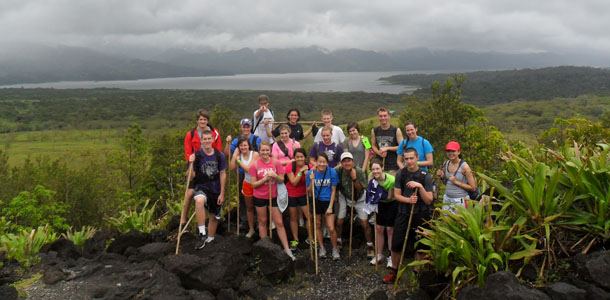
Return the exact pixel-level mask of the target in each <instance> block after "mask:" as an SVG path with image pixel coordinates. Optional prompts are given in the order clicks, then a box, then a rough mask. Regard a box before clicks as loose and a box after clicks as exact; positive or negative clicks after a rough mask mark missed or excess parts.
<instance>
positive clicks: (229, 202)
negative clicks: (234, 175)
mask: <svg viewBox="0 0 610 300" xmlns="http://www.w3.org/2000/svg"><path fill="white" fill-rule="evenodd" d="M229 161H231V151H229ZM227 173H228V172H227ZM235 181H236V182H237V179H235ZM227 186H228V187H229V189H228V190H229V192H228V194H229V197H225V202H223V203H222V204H223V206H224V204H225V203H226V202H228V203H227V205H226V206H228V209H227V210H228V213H227V215H228V218H227V219H228V221H227V232H231V174H230V173H228V174H227V183H226V185H225V187H227ZM226 191H227V188H225V194H227V192H226ZM225 196H226V195H225ZM226 200H229V201H226Z"/></svg>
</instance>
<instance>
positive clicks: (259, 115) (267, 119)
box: [252, 94, 275, 144]
mask: <svg viewBox="0 0 610 300" xmlns="http://www.w3.org/2000/svg"><path fill="white" fill-rule="evenodd" d="M258 106H259V107H258V109H257V110H256V111H254V118H252V121H253V123H254V127H253V128H252V133H254V134H255V135H257V136H259V137H260V138H261V140H263V141H268V142H269V143H271V144H273V142H274V141H275V140H274V139H273V133H272V132H271V130H272V129H273V128H272V127H273V125H272V123H273V121H274V120H275V119H274V114H273V110H271V109H270V108H269V97H268V96H267V95H264V94H263V95H260V96H258Z"/></svg>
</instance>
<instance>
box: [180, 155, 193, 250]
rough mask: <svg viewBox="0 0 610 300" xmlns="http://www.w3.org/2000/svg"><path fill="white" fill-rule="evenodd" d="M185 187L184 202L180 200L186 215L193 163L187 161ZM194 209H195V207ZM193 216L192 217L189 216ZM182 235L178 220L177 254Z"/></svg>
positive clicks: (186, 226)
mask: <svg viewBox="0 0 610 300" xmlns="http://www.w3.org/2000/svg"><path fill="white" fill-rule="evenodd" d="M186 173H187V175H186V184H185V186H186V188H185V189H184V202H182V210H184V209H186V211H187V215H188V209H189V208H188V207H184V205H185V204H186V195H187V194H188V192H189V183H190V181H191V174H192V173H193V163H192V162H190V161H189V168H188V171H187V172H186ZM195 210H196V209H195ZM191 218H193V217H191ZM180 219H182V212H181V213H180ZM188 223H190V220H189V222H187V223H186V225H184V227H185V228H188ZM181 236H182V222H180V225H179V226H178V240H177V241H176V254H178V251H179V250H180V237H181Z"/></svg>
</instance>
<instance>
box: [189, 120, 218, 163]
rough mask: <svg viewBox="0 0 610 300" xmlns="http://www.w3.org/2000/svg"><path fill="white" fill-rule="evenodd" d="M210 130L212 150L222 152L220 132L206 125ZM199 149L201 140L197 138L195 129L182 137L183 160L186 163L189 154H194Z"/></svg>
mask: <svg viewBox="0 0 610 300" xmlns="http://www.w3.org/2000/svg"><path fill="white" fill-rule="evenodd" d="M208 126H209V127H210V128H212V130H211V131H212V139H214V141H213V142H212V148H214V149H216V150H218V151H220V152H222V138H221V137H220V131H218V129H216V128H214V127H212V126H211V125H208ZM200 148H201V139H200V138H199V134H197V127H195V128H194V129H193V130H191V131H189V132H187V133H186V136H184V158H185V159H186V161H189V157H190V156H191V154H193V153H195V152H196V151H197V150H199V149H200Z"/></svg>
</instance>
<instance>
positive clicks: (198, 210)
mask: <svg viewBox="0 0 610 300" xmlns="http://www.w3.org/2000/svg"><path fill="white" fill-rule="evenodd" d="M206 200H207V199H206V197H204V196H198V197H196V198H195V217H196V218H197V225H199V226H204V225H205V201H206Z"/></svg>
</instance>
